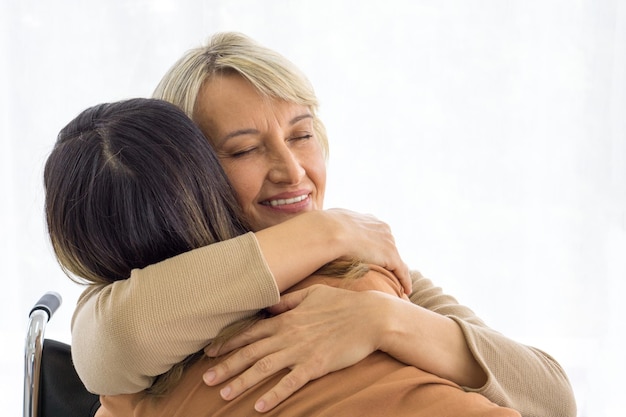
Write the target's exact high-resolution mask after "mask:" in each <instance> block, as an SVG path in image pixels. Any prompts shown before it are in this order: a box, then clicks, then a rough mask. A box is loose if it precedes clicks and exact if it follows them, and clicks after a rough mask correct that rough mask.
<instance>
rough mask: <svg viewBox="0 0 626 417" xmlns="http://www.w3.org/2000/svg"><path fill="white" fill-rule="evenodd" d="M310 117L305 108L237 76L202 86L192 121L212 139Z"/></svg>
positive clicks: (222, 77)
mask: <svg viewBox="0 0 626 417" xmlns="http://www.w3.org/2000/svg"><path fill="white" fill-rule="evenodd" d="M303 114H310V111H309V109H308V107H307V106H305V105H301V104H297V103H292V102H288V101H284V100H280V99H277V98H273V97H269V96H267V95H264V94H262V93H260V92H259V91H258V90H257V89H256V88H255V87H254V86H253V85H252V83H250V82H249V81H248V80H246V79H245V78H243V77H242V76H240V75H238V74H219V75H214V76H213V77H211V78H209V79H208V80H207V81H205V83H204V84H203V85H202V87H201V89H200V91H199V94H198V98H197V101H196V106H195V109H194V114H193V118H194V120H195V121H196V123H198V125H200V128H201V129H202V131H203V132H204V134H205V135H207V137H209V138H210V139H212V140H215V139H217V137H220V136H224V135H227V134H229V133H230V132H232V131H234V130H240V129H257V130H264V129H268V128H270V127H271V126H272V125H280V126H282V125H286V124H288V123H289V122H290V121H291V120H293V119H294V118H297V117H298V116H301V115H303Z"/></svg>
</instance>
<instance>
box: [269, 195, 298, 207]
mask: <svg viewBox="0 0 626 417" xmlns="http://www.w3.org/2000/svg"><path fill="white" fill-rule="evenodd" d="M309 196H310V194H302V195H299V196H295V197H291V198H278V199H275V200H265V201H262V202H261V204H262V205H264V206H272V207H280V206H286V205H290V204H296V203H300V202H302V201H304V200H306V199H308V198H309Z"/></svg>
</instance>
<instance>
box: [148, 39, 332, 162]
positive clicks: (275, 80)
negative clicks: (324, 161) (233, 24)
mask: <svg viewBox="0 0 626 417" xmlns="http://www.w3.org/2000/svg"><path fill="white" fill-rule="evenodd" d="M232 73H235V74H239V75H240V76H242V77H244V78H245V79H247V80H248V81H249V82H250V83H252V85H253V86H254V87H255V88H256V89H257V90H258V91H259V92H260V93H261V94H264V95H266V96H269V97H273V98H278V99H281V100H285V101H288V102H292V103H296V104H300V105H304V106H307V107H308V108H309V109H310V111H311V113H312V115H313V118H314V119H313V120H314V126H315V130H316V132H315V133H316V137H317V138H318V140H319V141H320V143H321V144H322V148H323V150H324V153H325V155H326V157H328V139H327V137H326V130H325V129H324V125H323V124H322V122H321V121H320V120H319V118H318V117H317V108H318V101H317V97H316V95H315V91H314V90H313V87H312V86H311V84H310V82H309V81H308V79H307V78H306V77H305V76H304V74H302V72H301V71H300V70H299V69H298V68H297V67H296V66H295V65H293V64H292V63H291V62H290V61H289V60H287V59H286V58H285V57H283V56H282V55H280V54H278V53H277V52H275V51H273V50H271V49H269V48H266V47H264V46H261V45H259V44H258V43H256V42H254V41H253V40H252V39H250V38H249V37H247V36H245V35H243V34H241V33H236V32H224V33H217V34H215V35H213V36H212V37H211V38H210V39H209V41H208V42H207V44H206V45H205V46H201V47H198V48H195V49H191V50H189V51H187V52H186V53H185V54H184V55H183V57H182V58H180V59H179V60H178V61H177V62H176V63H175V64H174V65H173V66H172V67H171V68H170V70H169V71H168V72H167V74H165V76H164V77H163V79H162V80H161V82H160V83H159V85H158V86H157V88H156V90H155V92H154V94H153V97H154V98H158V99H162V100H166V101H169V102H170V103H173V104H175V105H177V106H178V107H180V108H181V109H183V111H184V112H185V113H186V114H187V115H188V116H189V117H191V118H194V119H195V116H196V115H195V114H194V109H195V107H196V101H197V98H198V94H199V91H200V89H201V87H202V85H203V84H204V83H205V82H206V81H208V80H210V79H211V77H212V76H213V75H216V74H232Z"/></svg>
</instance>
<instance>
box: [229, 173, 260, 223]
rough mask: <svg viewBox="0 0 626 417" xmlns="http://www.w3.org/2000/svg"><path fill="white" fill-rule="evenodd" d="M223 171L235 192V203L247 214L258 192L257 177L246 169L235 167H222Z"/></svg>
mask: <svg viewBox="0 0 626 417" xmlns="http://www.w3.org/2000/svg"><path fill="white" fill-rule="evenodd" d="M224 171H225V172H226V176H227V177H228V180H229V181H230V183H231V185H232V186H233V189H234V190H235V194H236V197H237V202H239V205H240V206H241V208H242V209H243V210H244V212H248V211H249V208H250V206H251V205H252V204H254V201H256V198H257V195H258V193H259V190H260V184H259V181H258V178H259V175H258V174H255V173H254V172H252V171H251V170H250V169H247V168H246V167H241V166H239V167H235V166H229V165H228V164H226V165H225V166H224Z"/></svg>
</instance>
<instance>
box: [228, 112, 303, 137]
mask: <svg viewBox="0 0 626 417" xmlns="http://www.w3.org/2000/svg"><path fill="white" fill-rule="evenodd" d="M312 118H313V115H312V114H311V113H304V114H301V115H299V116H296V117H294V118H293V119H291V120H290V121H289V126H293V125H295V124H296V123H298V122H299V121H301V120H304V119H312ZM258 133H259V131H258V130H257V129H238V130H235V131H232V132H230V133H229V134H227V135H226V136H224V137H223V138H222V140H221V142H222V143H223V142H226V141H227V140H228V139H230V138H234V137H235V136H241V135H255V134H258Z"/></svg>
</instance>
